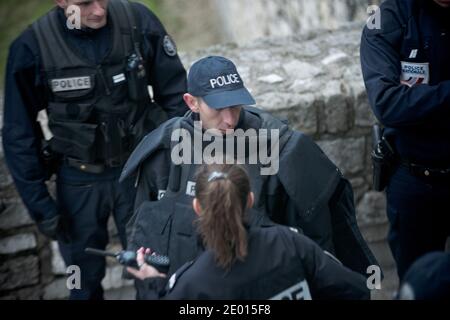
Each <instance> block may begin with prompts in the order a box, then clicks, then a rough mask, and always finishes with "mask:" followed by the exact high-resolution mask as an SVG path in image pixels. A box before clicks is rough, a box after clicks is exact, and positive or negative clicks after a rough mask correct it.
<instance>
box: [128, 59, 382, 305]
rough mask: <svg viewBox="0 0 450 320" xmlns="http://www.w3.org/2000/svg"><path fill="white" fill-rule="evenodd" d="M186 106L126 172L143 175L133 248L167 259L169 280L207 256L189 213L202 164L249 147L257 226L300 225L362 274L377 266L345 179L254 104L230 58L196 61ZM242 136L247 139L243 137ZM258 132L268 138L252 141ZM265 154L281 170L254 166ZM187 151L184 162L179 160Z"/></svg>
mask: <svg viewBox="0 0 450 320" xmlns="http://www.w3.org/2000/svg"><path fill="white" fill-rule="evenodd" d="M184 101H185V102H186V104H187V105H188V106H189V108H190V109H191V113H188V114H186V115H185V116H184V117H182V118H174V119H171V120H169V121H167V122H165V123H164V124H162V125H161V127H159V128H158V129H157V130H155V131H153V132H152V133H150V134H149V135H148V136H147V137H146V138H144V139H143V140H142V142H141V143H140V145H139V146H138V147H137V148H136V150H135V151H134V152H133V154H132V155H131V157H130V159H129V160H128V161H127V164H126V165H125V167H124V170H123V172H122V176H121V179H126V178H128V177H129V176H130V175H134V174H136V179H137V188H138V191H137V197H136V204H135V208H136V213H135V215H134V216H133V218H132V219H131V220H130V223H129V230H130V237H129V249H130V250H136V249H137V248H139V247H147V248H152V249H153V250H155V251H156V252H158V253H160V254H166V255H169V257H170V259H171V269H170V270H169V273H171V272H174V271H175V270H177V268H178V267H180V266H181V265H182V264H184V263H185V262H187V261H189V260H192V259H194V258H195V257H196V256H197V255H198V253H199V252H200V251H201V250H202V248H201V246H199V245H198V243H199V242H198V241H197V236H196V232H195V229H194V226H193V224H192V222H193V220H194V219H195V213H194V212H193V210H192V208H191V202H192V199H193V197H194V195H195V184H194V182H193V181H195V176H194V175H195V172H196V170H197V167H198V165H199V164H201V163H202V162H203V161H205V162H208V163H209V162H215V161H216V162H217V159H219V161H220V160H223V159H225V161H230V160H231V161H236V158H239V155H237V154H236V150H239V149H240V148H239V147H240V146H241V147H242V142H244V148H241V149H245V155H244V156H242V157H241V158H240V160H241V163H245V165H246V167H247V170H248V172H249V176H250V179H251V183H252V186H253V190H252V191H253V192H254V194H255V205H254V208H255V209H256V210H255V211H256V212H258V213H260V214H261V215H258V214H256V213H255V214H254V216H253V217H252V223H253V224H258V225H263V224H265V223H268V222H269V221H268V218H269V219H271V220H272V221H274V222H277V223H281V224H285V225H289V226H293V227H296V228H298V229H300V230H302V231H303V232H304V233H305V234H306V235H307V236H309V237H310V238H312V239H313V240H315V241H316V242H317V243H318V244H319V245H320V246H321V247H322V248H323V249H325V250H327V251H329V252H331V253H333V254H335V255H336V256H337V257H338V258H339V259H340V260H341V261H342V262H343V264H344V265H346V266H347V267H349V268H351V269H353V270H354V271H357V272H359V273H361V274H365V272H366V270H367V267H368V266H369V265H372V264H377V263H376V261H375V259H374V258H373V255H372V254H371V252H370V250H369V249H368V247H367V245H366V243H365V241H364V240H363V238H362V237H361V234H360V232H359V230H358V227H357V225H356V220H355V212H354V208H353V193H352V189H351V186H350V184H349V183H348V181H347V180H346V179H344V178H343V176H342V174H341V173H340V171H339V170H338V168H336V166H335V165H334V164H333V163H332V162H331V161H330V160H329V159H328V158H327V157H326V156H325V154H324V153H323V152H322V151H321V150H320V148H319V147H318V146H317V145H316V144H315V143H314V142H313V141H311V140H310V139H309V138H308V137H306V136H305V135H304V134H302V133H300V132H297V131H293V130H291V129H289V127H288V125H286V124H285V123H283V122H282V121H280V120H278V119H276V118H274V117H273V116H271V115H270V114H268V113H266V112H263V111H261V110H259V109H257V108H253V107H249V106H248V105H252V104H255V100H254V99H253V97H252V96H251V94H250V93H249V91H248V90H247V89H246V88H245V86H244V83H243V80H242V78H241V77H240V75H239V73H238V71H237V70H236V67H235V65H234V64H233V63H232V62H231V61H230V60H228V59H226V58H223V57H218V56H210V57H206V58H203V59H201V60H199V61H197V62H196V63H195V64H194V65H193V66H192V67H191V69H190V72H189V76H188V93H186V94H185V95H184ZM197 121H201V123H199V122H197ZM239 129H241V130H242V131H241V132H243V133H242V135H240V138H239V137H238V138H239V139H237V138H236V134H235V133H237V132H238V131H239ZM252 130H253V134H254V133H255V132H259V133H264V134H256V137H255V136H254V135H253V134H252ZM272 132H274V133H277V134H272ZM252 135H253V136H252ZM198 137H200V139H199V138H198ZM249 137H250V138H249ZM247 138H248V139H247ZM253 138H255V139H253ZM229 139H235V140H234V141H232V142H231V143H229V142H230V141H229ZM192 140H194V141H193V143H192V144H191V141H192ZM261 140H265V141H261ZM262 142H265V143H262ZM256 143H257V146H255V144H256ZM252 144H253V145H252ZM219 146H224V149H226V152H225V153H224V154H225V155H224V157H222V158H220V157H218V158H216V156H217V153H220V152H221V151H220V150H219V149H221V148H220V147H219ZM230 146H233V147H230ZM264 146H270V150H265V148H264ZM255 147H256V148H255ZM212 149H216V153H215V152H212V151H211V150H212ZM229 149H231V150H232V151H231V152H229ZM217 150H219V151H217ZM252 150H253V151H252ZM256 150H258V151H256ZM209 151H211V152H209ZM263 151H269V152H268V153H267V154H266V155H269V154H270V158H271V159H272V160H273V162H276V161H278V162H279V163H278V164H277V165H271V164H270V163H269V161H265V160H267V159H263V160H264V161H261V158H259V159H258V161H256V162H254V161H250V159H251V157H252V156H253V155H254V153H256V152H258V154H259V155H260V156H261V153H263V154H264V153H265V152H263ZM180 153H182V155H181V157H182V158H183V159H184V160H183V161H179V160H180V159H178V156H179V154H180ZM196 157H205V158H202V159H201V160H202V161H197V160H198V159H197V160H196ZM211 158H212V159H211ZM236 162H237V161H236ZM236 162H234V163H236ZM227 163H229V162H227ZM268 165H269V166H270V168H267V166H268ZM265 169H269V170H267V171H266V170H265ZM157 200H159V201H157ZM268 259H270V253H268ZM365 275H366V274H365ZM137 287H138V289H139V290H138V297H139V298H145V297H146V296H145V289H144V286H140V283H139V281H138V282H137Z"/></svg>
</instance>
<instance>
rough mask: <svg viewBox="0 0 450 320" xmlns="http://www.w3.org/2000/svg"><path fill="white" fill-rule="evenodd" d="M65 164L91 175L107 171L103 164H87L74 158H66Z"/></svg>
mask: <svg viewBox="0 0 450 320" xmlns="http://www.w3.org/2000/svg"><path fill="white" fill-rule="evenodd" d="M65 162H66V163H67V164H68V165H69V166H71V167H74V168H77V169H78V170H81V171H84V172H89V173H102V172H103V171H105V166H104V165H103V164H92V163H85V162H82V161H80V160H77V159H73V158H65Z"/></svg>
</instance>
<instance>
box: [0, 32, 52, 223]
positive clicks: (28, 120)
mask: <svg viewBox="0 0 450 320" xmlns="http://www.w3.org/2000/svg"><path fill="white" fill-rule="evenodd" d="M33 41H34V43H35V40H34V37H33V36H32V34H31V31H29V30H28V31H26V32H25V33H24V34H23V35H22V36H21V37H20V38H18V39H17V40H16V41H15V42H14V43H13V44H12V45H11V47H10V51H9V56H8V63H7V71H6V79H5V105H4V119H3V121H4V123H3V130H2V136H3V149H4V152H5V159H6V163H7V165H8V167H9V170H10V172H11V175H12V177H13V179H14V182H15V184H16V188H17V190H18V192H19V194H20V196H21V197H22V200H23V202H24V204H25V206H26V207H27V208H28V211H29V212H30V214H31V216H32V217H33V219H35V220H37V221H40V220H43V219H49V218H52V217H54V216H55V215H56V214H57V209H56V204H55V202H54V200H53V199H52V198H51V197H50V195H49V193H48V190H47V187H46V185H45V179H46V171H45V169H44V167H43V165H42V162H41V161H40V157H39V154H40V133H39V130H40V129H39V128H38V124H37V122H36V117H37V113H38V110H39V109H42V108H44V107H45V98H44V96H43V94H42V92H45V90H44V88H43V84H42V81H41V79H40V77H39V71H38V70H39V57H38V56H37V54H36V51H35V50H33V49H32V47H33ZM35 46H37V44H36V45H35Z"/></svg>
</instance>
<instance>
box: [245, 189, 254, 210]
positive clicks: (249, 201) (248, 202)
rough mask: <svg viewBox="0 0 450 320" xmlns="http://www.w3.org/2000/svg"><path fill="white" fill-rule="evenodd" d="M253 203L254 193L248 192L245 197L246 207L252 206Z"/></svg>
mask: <svg viewBox="0 0 450 320" xmlns="http://www.w3.org/2000/svg"><path fill="white" fill-rule="evenodd" d="M254 203H255V194H254V193H253V192H250V193H249V194H248V197H247V208H248V209H250V208H251V207H253V204H254Z"/></svg>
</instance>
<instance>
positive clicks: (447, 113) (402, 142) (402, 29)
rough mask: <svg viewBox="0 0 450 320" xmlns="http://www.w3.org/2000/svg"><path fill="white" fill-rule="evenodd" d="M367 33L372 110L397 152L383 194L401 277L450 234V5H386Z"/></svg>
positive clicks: (435, 0)
mask: <svg viewBox="0 0 450 320" xmlns="http://www.w3.org/2000/svg"><path fill="white" fill-rule="evenodd" d="M379 16H380V18H381V28H379V29H376V28H369V27H366V28H365V29H364V31H363V34H362V40H361V64H362V72H363V76H364V81H365V85H366V88H367V93H368V96H369V102H370V105H371V107H372V109H373V111H374V113H375V115H376V117H377V119H378V120H379V121H380V122H381V124H382V125H384V127H385V130H384V136H385V138H386V140H387V141H388V142H389V143H390V144H391V146H392V149H393V150H394V151H395V158H396V160H395V164H394V167H395V170H393V171H394V172H393V173H392V175H391V177H390V179H389V183H388V185H387V189H386V195H387V215H388V218H389V221H390V232H389V237H388V239H389V243H390V247H391V250H392V253H393V256H394V258H395V260H396V263H397V269H398V274H399V277H400V278H402V277H403V275H404V273H405V271H406V270H407V269H408V267H409V266H410V265H411V264H412V263H413V262H414V260H415V259H417V258H418V257H419V256H421V255H423V254H425V253H427V252H430V251H439V250H443V249H444V246H445V239H446V238H447V236H449V235H450V215H449V214H448V213H449V211H450V201H449V199H450V126H449V124H448V119H449V118H450V60H449V57H450V1H448V0H412V1H410V0H387V1H385V2H384V3H383V4H382V5H381V9H380V15H379Z"/></svg>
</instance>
